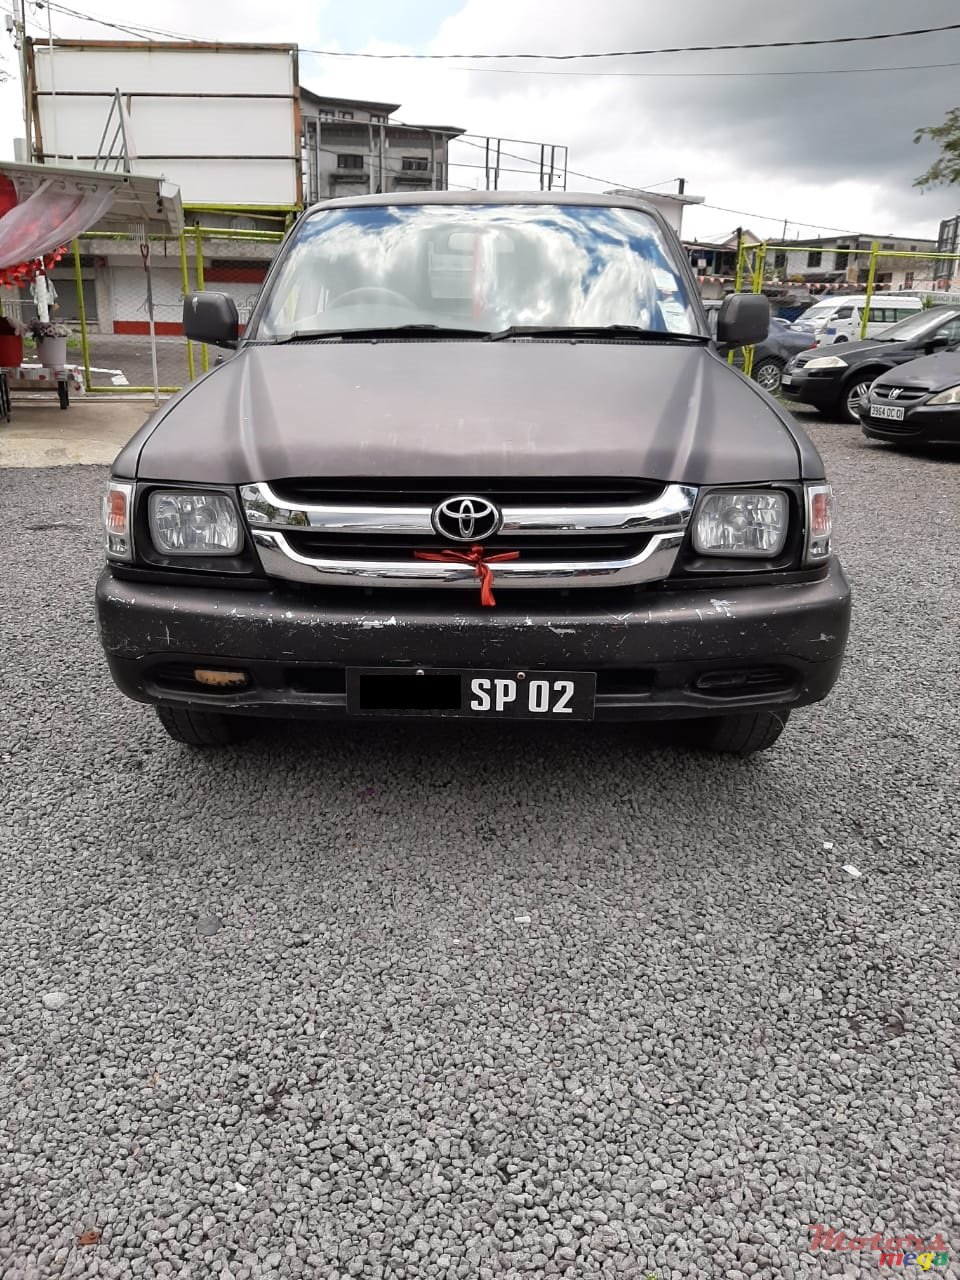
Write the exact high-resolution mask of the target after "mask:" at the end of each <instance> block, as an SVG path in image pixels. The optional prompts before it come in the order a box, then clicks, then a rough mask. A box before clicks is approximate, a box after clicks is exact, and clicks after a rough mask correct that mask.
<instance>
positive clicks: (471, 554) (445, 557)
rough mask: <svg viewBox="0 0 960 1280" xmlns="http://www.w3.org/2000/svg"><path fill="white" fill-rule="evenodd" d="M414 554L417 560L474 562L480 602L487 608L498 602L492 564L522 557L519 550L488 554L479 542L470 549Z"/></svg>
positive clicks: (449, 549)
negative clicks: (478, 580)
mask: <svg viewBox="0 0 960 1280" xmlns="http://www.w3.org/2000/svg"><path fill="white" fill-rule="evenodd" d="M413 554H414V558H415V559H417V560H442V561H444V562H445V563H446V564H450V563H451V562H454V561H456V562H458V563H459V564H472V565H473V567H474V571H475V573H476V576H477V577H478V578H479V579H480V603H481V604H482V605H483V606H484V608H486V609H492V608H494V606H495V605H496V603H497V602H496V600H495V599H494V598H493V570H492V569H491V568H490V566H491V565H492V564H496V563H497V562H498V561H500V560H519V559H520V552H519V551H501V552H499V553H498V554H497V555H493V556H488V555H487V554H486V552H485V551H484V549H483V547H482V546H481V545H480V544H479V543H477V544H476V545H475V546H472V547H471V548H470V550H469V551H454V550H453V549H452V548H447V549H445V550H443V551H415V552H414V553H413Z"/></svg>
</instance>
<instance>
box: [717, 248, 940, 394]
mask: <svg viewBox="0 0 960 1280" xmlns="http://www.w3.org/2000/svg"><path fill="white" fill-rule="evenodd" d="M819 247H820V246H810V245H804V244H798V243H796V242H789V243H786V244H779V243H774V242H773V241H768V240H764V241H762V242H761V243H760V244H756V245H754V244H744V243H741V244H740V245H739V247H738V250H737V270H736V276H735V277H734V291H735V292H736V293H740V292H742V291H743V288H744V283H745V280H746V278H747V277H748V276H749V280H750V288H749V290H747V292H749V293H762V292H763V287H764V284H765V282H766V265H767V254H768V252H769V251H770V250H771V249H772V250H774V251H776V250H786V251H788V252H790V253H797V252H800V253H803V252H808V251H809V250H810V249H811V248H814V249H816V248H819ZM830 252H831V253H833V254H845V255H849V254H856V255H862V254H863V253H864V252H865V251H864V250H863V249H855V248H850V249H840V248H838V249H831V250H830ZM881 258H884V259H886V258H903V259H907V260H911V261H914V262H931V263H933V262H937V263H939V262H944V261H954V262H957V263H958V264H960V253H943V252H940V251H937V250H932V251H930V252H927V253H921V252H919V251H917V252H912V251H909V250H901V249H882V248H881V247H880V241H879V240H874V241H873V243H872V244H871V246H870V251H869V259H868V264H869V265H868V268H867V279H866V283H865V284H864V286H863V289H862V292H863V295H864V297H865V298H866V305H865V306H864V308H863V319H862V320H861V323H860V337H861V338H866V336H867V324H868V322H869V317H870V304H871V302H872V300H873V296H874V293H875V292H876V279H877V263H878V261H879V260H880V259H881ZM901 292H905V293H910V292H912V293H922V294H924V295H925V296H928V297H930V298H931V299H935V298H936V295H937V293H938V292H940V291H939V290H937V289H913V290H902V291H901ZM882 296H884V297H886V296H896V295H886V294H884V295H882ZM754 353H755V348H754V347H752V346H751V347H745V348H744V350H743V371H744V373H745V374H746V375H747V376H748V377H749V376H750V374H751V373H752V372H753V359H754ZM727 360H728V362H729V363H731V364H732V363H733V360H734V353H733V352H732V351H731V352H730V354H729V355H728V357H727Z"/></svg>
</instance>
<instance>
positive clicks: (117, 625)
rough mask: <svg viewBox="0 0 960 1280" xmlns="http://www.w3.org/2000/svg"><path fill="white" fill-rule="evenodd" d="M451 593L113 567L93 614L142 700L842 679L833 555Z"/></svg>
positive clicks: (614, 695)
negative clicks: (660, 576) (240, 681)
mask: <svg viewBox="0 0 960 1280" xmlns="http://www.w3.org/2000/svg"><path fill="white" fill-rule="evenodd" d="M354 594H355V595H356V596H358V597H360V598H359V599H354V598H352V597H353V596H354ZM441 594H442V599H439V600H438V599H436V598H432V599H417V600H413V601H411V600H410V599H409V593H399V592H397V593H391V595H390V597H389V602H388V603H387V602H386V598H385V597H383V596H382V595H374V594H372V593H371V594H369V595H368V594H367V593H364V592H361V591H359V590H358V591H356V592H355V593H354V592H345V591H341V592H335V593H330V598H329V599H328V598H327V597H323V598H321V597H320V596H319V595H313V594H310V595H306V594H304V593H300V592H297V591H295V590H291V589H290V588H284V587H279V586H278V587H270V588H268V589H266V590H264V591H238V590H228V589H222V588H216V589H215V588H213V587H211V586H197V585H194V584H192V583H187V584H184V585H180V584H177V585H175V586H170V585H161V584H156V583H148V582H142V581H135V580H132V579H125V578H122V577H118V576H117V575H116V574H115V573H114V572H113V571H112V570H111V569H110V568H106V569H104V571H103V573H102V574H101V576H100V580H99V582H98V584H97V614H98V620H99V626H100V637H101V641H102V643H103V647H104V650H105V652H106V656H107V661H108V663H109V666H110V671H111V674H112V675H113V678H114V681H115V682H116V684H117V686H118V688H119V689H120V690H121V692H123V693H125V694H126V695H127V696H128V697H130V698H133V699H135V700H136V701H139V702H148V703H165V704H175V703H177V704H181V705H182V704H190V705H193V706H197V707H205V708H208V709H210V710H219V711H228V712H235V713H239V714H249V715H266V716H290V717H314V716H321V717H341V716H345V715H346V714H347V712H346V694H345V691H344V690H345V683H344V674H345V670H346V668H347V667H404V668H407V667H423V668H433V669H471V668H495V669H498V670H504V671H512V670H523V669H527V670H534V669H536V668H540V669H541V670H559V671H571V670H584V671H596V672H597V673H598V682H597V701H596V716H597V719H605V720H642V719H646V720H656V719H669V718H673V717H679V716H698V715H699V716H704V715H711V714H713V715H716V714H722V713H724V712H728V711H736V710H742V709H745V708H752V707H774V706H775V707H792V706H801V705H803V704H805V703H811V702H817V701H819V700H820V699H822V698H825V697H826V695H827V694H828V693H829V691H830V689H831V688H832V686H833V684H834V683H835V681H836V679H837V676H838V674H839V671H840V665H841V662H842V660H843V651H844V647H845V644H846V639H847V631H848V628H849V621H850V589H849V586H848V584H847V581H846V578H845V577H844V575H843V571H842V570H841V568H840V566H839V564H838V563H837V562H836V561H835V560H834V561H832V562H831V564H830V566H829V567H828V569H827V570H825V572H824V573H823V574H822V576H820V577H818V578H816V579H815V580H810V579H807V578H805V579H804V580H802V581H793V582H789V581H788V582H785V583H784V582H780V583H773V582H766V583H751V584H749V585H746V586H736V587H728V588H726V589H723V590H721V589H719V588H718V587H717V586H716V585H713V586H712V587H702V586H699V585H694V586H689V587H687V586H684V587H682V588H680V589H673V588H670V589H661V590H641V591H636V592H634V593H630V594H626V593H615V594H616V600H617V602H616V603H611V602H610V599H611V598H610V597H607V598H606V602H605V603H601V602H600V601H599V593H598V599H597V600H593V601H590V600H584V599H583V597H584V596H585V595H590V594H592V593H587V592H580V593H575V594H573V595H571V596H570V597H568V598H566V599H560V600H558V599H557V597H556V596H555V595H554V594H553V593H550V595H551V599H550V600H548V601H544V602H543V603H540V602H539V601H537V602H536V603H535V604H530V603H529V601H530V598H531V595H532V594H533V593H525V595H524V599H523V603H522V604H521V603H518V602H516V601H514V602H511V599H510V593H509V592H502V593H501V595H500V597H499V600H498V607H497V608H496V609H480V607H479V606H478V605H477V604H474V603H473V602H469V603H468V602H467V601H466V600H463V599H462V598H461V596H460V595H459V593H457V595H456V596H455V597H454V596H452V595H451V594H450V593H445V594H444V593H441ZM344 596H350V597H351V598H350V599H348V600H346V601H345V600H344ZM398 596H402V597H403V598H401V599H398V598H397V597H398ZM624 597H625V598H624ZM195 667H204V668H214V669H218V668H219V669H225V670H242V671H244V672H245V673H246V674H247V675H248V677H249V681H250V683H249V686H248V687H246V688H244V689H243V690H242V691H239V692H236V691H229V690H227V691H223V692H220V691H217V690H210V689H208V688H206V687H204V686H201V685H198V684H196V683H195V682H194V681H193V678H192V671H193V669H194V668H195Z"/></svg>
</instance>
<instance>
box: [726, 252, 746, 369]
mask: <svg viewBox="0 0 960 1280" xmlns="http://www.w3.org/2000/svg"><path fill="white" fill-rule="evenodd" d="M746 252H747V246H746V245H745V244H744V243H743V227H737V269H736V271H735V272H734V277H733V291H734V293H739V292H740V290H741V289H742V288H743V269H744V260H745V257H746ZM735 355H736V352H734V351H728V352H727V364H733V357H734V356H735Z"/></svg>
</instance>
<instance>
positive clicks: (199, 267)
mask: <svg viewBox="0 0 960 1280" xmlns="http://www.w3.org/2000/svg"><path fill="white" fill-rule="evenodd" d="M194 230H195V232H196V243H197V262H196V272H197V288H198V289H199V291H200V292H201V293H203V291H204V289H205V288H206V285H205V284H204V283H203V235H202V234H201V231H200V223H199V222H198V223H197V225H196V227H195V228H194ZM200 367H201V368H202V369H203V372H204V373H206V372H207V370H208V369H209V368H210V356H209V355H208V353H207V344H206V343H205V342H204V343H203V344H202V346H201V347H200Z"/></svg>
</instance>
